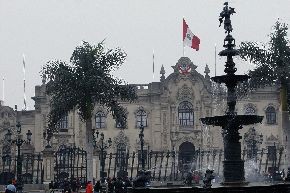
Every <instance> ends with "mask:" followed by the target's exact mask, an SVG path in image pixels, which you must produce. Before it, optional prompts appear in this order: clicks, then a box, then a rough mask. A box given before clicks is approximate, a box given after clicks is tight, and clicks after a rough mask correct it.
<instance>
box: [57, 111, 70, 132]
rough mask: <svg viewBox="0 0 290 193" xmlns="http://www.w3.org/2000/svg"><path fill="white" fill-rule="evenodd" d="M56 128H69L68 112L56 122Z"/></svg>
mask: <svg viewBox="0 0 290 193" xmlns="http://www.w3.org/2000/svg"><path fill="white" fill-rule="evenodd" d="M56 128H58V129H59V130H60V131H67V128H68V114H66V115H64V116H63V117H62V118H61V119H60V120H59V121H58V123H57V124H56Z"/></svg>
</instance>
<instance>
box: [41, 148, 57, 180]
mask: <svg viewBox="0 0 290 193" xmlns="http://www.w3.org/2000/svg"><path fill="white" fill-rule="evenodd" d="M42 153H43V166H44V177H43V180H44V183H45V184H46V183H49V182H51V181H54V161H55V160H54V153H55V151H54V150H53V149H52V148H51V147H46V148H45V149H44V150H43V151H42Z"/></svg>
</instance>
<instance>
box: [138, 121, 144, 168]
mask: <svg viewBox="0 0 290 193" xmlns="http://www.w3.org/2000/svg"><path fill="white" fill-rule="evenodd" d="M139 139H140V144H141V166H142V171H145V160H144V157H145V156H144V126H143V123H142V121H141V125H140V133H139Z"/></svg>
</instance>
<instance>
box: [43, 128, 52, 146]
mask: <svg viewBox="0 0 290 193" xmlns="http://www.w3.org/2000/svg"><path fill="white" fill-rule="evenodd" d="M52 136H53V132H52V129H51V128H47V129H46V130H45V131H43V139H45V140H46V141H47V144H46V146H45V148H51V145H50V140H51V138H52Z"/></svg>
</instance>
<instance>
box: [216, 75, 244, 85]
mask: <svg viewBox="0 0 290 193" xmlns="http://www.w3.org/2000/svg"><path fill="white" fill-rule="evenodd" d="M249 78H250V77H249V76H248V75H235V74H232V75H222V76H215V77H212V78H211V79H212V80H213V81H215V82H216V83H225V84H226V85H228V84H233V83H234V84H236V83H237V82H243V81H246V80H248V79H249Z"/></svg>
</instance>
